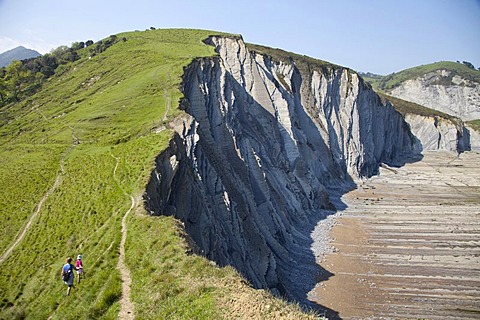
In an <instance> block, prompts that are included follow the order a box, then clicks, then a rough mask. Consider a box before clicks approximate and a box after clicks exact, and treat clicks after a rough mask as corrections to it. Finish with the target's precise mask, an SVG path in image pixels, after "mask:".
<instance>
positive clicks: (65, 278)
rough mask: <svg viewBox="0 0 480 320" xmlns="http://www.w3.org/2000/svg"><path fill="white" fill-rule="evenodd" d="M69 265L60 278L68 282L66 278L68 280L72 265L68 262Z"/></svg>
mask: <svg viewBox="0 0 480 320" xmlns="http://www.w3.org/2000/svg"><path fill="white" fill-rule="evenodd" d="M69 266H70V269H68V271H67V272H63V273H62V280H63V281H65V282H68V280H70V275H71V274H72V272H73V266H72V265H71V264H69Z"/></svg>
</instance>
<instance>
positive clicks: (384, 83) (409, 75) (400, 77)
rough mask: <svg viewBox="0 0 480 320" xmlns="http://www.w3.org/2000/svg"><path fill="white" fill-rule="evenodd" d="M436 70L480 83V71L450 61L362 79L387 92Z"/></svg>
mask: <svg viewBox="0 0 480 320" xmlns="http://www.w3.org/2000/svg"><path fill="white" fill-rule="evenodd" d="M436 70H449V71H452V75H453V74H456V75H460V76H461V77H463V78H465V79H469V80H471V81H475V82H479V83H480V71H478V70H472V69H470V68H468V67H467V66H465V65H463V64H461V63H456V62H451V61H441V62H435V63H431V64H426V65H422V66H418V67H413V68H410V69H406V70H403V71H400V72H397V73H392V74H390V75H387V76H383V77H381V78H368V77H364V79H365V80H366V81H367V82H369V83H370V84H371V85H372V86H373V87H374V88H375V89H377V90H386V91H388V90H390V89H392V88H394V87H396V86H398V85H399V84H400V83H402V82H403V81H406V80H409V79H415V78H417V77H421V76H423V75H424V74H426V73H429V72H433V71H436Z"/></svg>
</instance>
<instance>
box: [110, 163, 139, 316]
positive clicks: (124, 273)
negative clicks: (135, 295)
mask: <svg viewBox="0 0 480 320" xmlns="http://www.w3.org/2000/svg"><path fill="white" fill-rule="evenodd" d="M112 156H113V155H112ZM114 158H115V157H114ZM115 159H116V160H117V163H116V164H115V169H114V170H113V178H114V180H115V181H116V183H117V185H118V187H119V188H120V189H121V190H122V191H123V194H124V195H126V196H127V197H130V201H131V205H130V208H129V209H128V210H127V212H125V214H124V215H123V218H122V239H121V240H120V256H119V258H118V264H117V268H118V271H119V272H120V278H121V279H122V298H121V299H120V312H119V314H118V319H121V320H127V319H128V320H129V319H135V313H134V305H133V303H132V301H131V300H130V286H131V284H132V278H131V276H130V270H129V269H128V267H127V264H126V263H125V241H126V240H127V230H128V229H127V217H128V215H129V214H130V212H131V211H132V210H133V208H134V207H135V199H134V198H133V197H132V196H131V195H129V194H127V193H126V192H125V190H124V189H123V188H122V187H121V186H120V182H119V181H118V178H117V175H116V173H117V168H118V164H119V161H120V159H119V158H115Z"/></svg>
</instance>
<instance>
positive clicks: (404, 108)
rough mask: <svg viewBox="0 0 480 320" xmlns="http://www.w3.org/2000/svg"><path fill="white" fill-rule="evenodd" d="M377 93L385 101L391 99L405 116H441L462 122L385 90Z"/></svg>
mask: <svg viewBox="0 0 480 320" xmlns="http://www.w3.org/2000/svg"><path fill="white" fill-rule="evenodd" d="M377 94H378V95H379V96H380V98H381V99H382V100H383V101H385V100H387V101H389V102H390V103H391V104H392V105H393V106H394V108H395V110H397V111H398V112H400V113H401V114H402V115H403V116H405V115H406V114H417V115H420V116H423V117H439V118H442V119H445V120H449V121H451V122H453V123H455V124H459V123H460V122H461V121H460V119H458V118H455V117H454V116H451V115H449V114H446V113H443V112H441V111H437V110H434V109H430V108H427V107H424V106H422V105H420V104H417V103H414V102H410V101H406V100H403V99H399V98H395V97H392V96H389V95H387V94H385V93H383V92H377Z"/></svg>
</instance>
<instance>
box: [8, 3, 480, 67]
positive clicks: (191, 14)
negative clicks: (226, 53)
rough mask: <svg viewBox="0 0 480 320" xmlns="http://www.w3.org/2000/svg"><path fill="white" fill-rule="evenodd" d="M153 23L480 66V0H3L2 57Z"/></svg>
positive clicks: (318, 49) (385, 63) (341, 56)
mask: <svg viewBox="0 0 480 320" xmlns="http://www.w3.org/2000/svg"><path fill="white" fill-rule="evenodd" d="M151 26H153V27H156V28H177V27H180V28H198V29H209V30H217V31H225V32H231V33H239V34H242V35H243V37H244V39H245V41H247V42H251V43H258V44H263V45H267V46H271V47H277V48H282V49H285V50H287V51H293V52H296V53H300V54H305V55H309V56H312V57H315V58H319V59H322V60H327V61H330V62H333V63H337V64H340V65H344V66H347V67H350V68H353V69H355V70H358V71H370V72H374V73H379V74H389V73H392V72H397V71H400V70H402V69H406V68H409V67H413V66H417V65H421V64H427V63H432V62H436V61H442V60H451V61H457V60H460V61H464V60H465V61H469V62H471V63H473V64H474V65H475V66H476V67H477V68H478V67H480V0H363V1H359V0H329V1H325V0H318V1H313V0H289V1H285V0H276V1H273V0H266V1H262V0H255V1H253V0H243V1H226V0H223V1H220V0H210V1H202V0H196V1H194V0H183V1H179V0H168V1H164V0H158V1H154V0H151V1H149V0H130V1H123V0H116V1H110V0H107V1H102V0H78V1H60V0H0V52H4V51H6V50H8V49H11V48H13V47H16V46H18V45H23V46H25V47H28V48H32V49H35V50H37V51H39V52H41V53H46V52H49V51H50V50H51V49H53V48H56V47H58V46H60V45H71V43H72V42H75V41H86V40H89V39H92V40H94V41H97V40H100V39H102V38H105V37H107V36H109V35H111V34H116V33H119V32H123V31H133V30H144V29H147V28H149V27H151Z"/></svg>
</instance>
